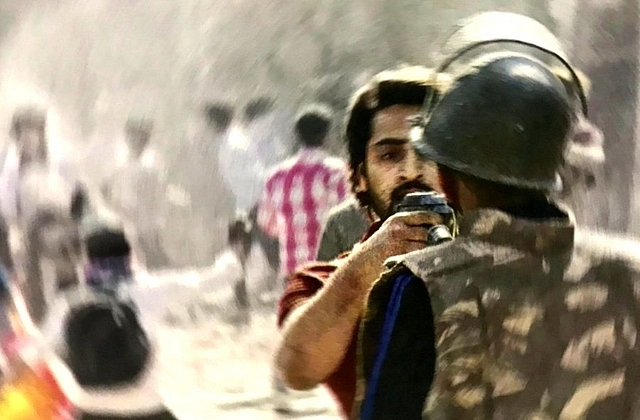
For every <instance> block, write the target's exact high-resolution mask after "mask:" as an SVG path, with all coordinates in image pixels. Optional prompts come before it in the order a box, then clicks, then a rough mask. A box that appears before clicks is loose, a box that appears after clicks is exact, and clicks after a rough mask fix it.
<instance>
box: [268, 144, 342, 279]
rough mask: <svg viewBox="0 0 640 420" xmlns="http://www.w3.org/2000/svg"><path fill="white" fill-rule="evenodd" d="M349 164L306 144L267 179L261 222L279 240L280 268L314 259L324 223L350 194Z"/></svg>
mask: <svg viewBox="0 0 640 420" xmlns="http://www.w3.org/2000/svg"><path fill="white" fill-rule="evenodd" d="M347 192H348V189H347V171H346V165H345V163H344V162H343V161H342V160H340V159H338V158H335V157H331V156H329V155H328V154H327V153H326V152H324V151H322V150H320V149H302V151H300V152H299V153H298V154H297V155H295V156H294V157H292V158H290V159H288V160H286V161H285V162H283V163H282V164H280V165H279V166H278V167H277V168H276V169H275V170H274V172H273V173H272V174H271V175H270V176H269V178H268V179H267V183H266V186H265V190H264V194H263V196H262V200H261V202H260V207H259V212H258V223H259V224H260V226H261V227H262V229H264V231H265V232H266V233H267V234H269V235H271V236H273V237H275V238H278V240H279V242H280V272H281V274H285V275H286V274H289V273H291V272H293V271H294V270H295V268H296V267H298V266H299V265H301V264H304V263H306V262H309V261H312V260H314V259H315V256H316V252H317V249H318V245H319V242H320V233H321V231H322V223H323V222H324V219H325V217H326V215H327V214H328V212H329V210H330V209H331V208H332V207H333V206H335V205H337V204H339V203H340V202H342V201H343V200H344V199H345V198H346V196H347Z"/></svg>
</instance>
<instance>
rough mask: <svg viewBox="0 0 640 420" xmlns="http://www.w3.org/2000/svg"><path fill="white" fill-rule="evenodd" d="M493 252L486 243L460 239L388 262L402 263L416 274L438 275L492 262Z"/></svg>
mask: <svg viewBox="0 0 640 420" xmlns="http://www.w3.org/2000/svg"><path fill="white" fill-rule="evenodd" d="M493 251H494V250H493V248H491V247H489V246H486V245H485V244H484V243H481V242H477V241H473V240H471V239H470V238H458V239H456V240H454V241H450V242H445V243H442V244H440V245H435V246H429V247H425V248H423V249H420V250H417V251H413V252H410V253H408V254H405V255H403V256H401V257H400V259H390V260H388V261H389V262H391V263H392V264H395V263H397V262H401V263H402V264H403V265H405V266H406V267H407V268H409V270H411V271H412V272H414V273H417V272H430V273H432V274H434V275H437V273H439V272H450V271H451V270H452V269H454V268H455V267H461V266H464V267H467V268H469V267H471V266H472V265H475V264H483V263H485V261H492V258H493V256H492V252H493ZM387 267H389V264H387Z"/></svg>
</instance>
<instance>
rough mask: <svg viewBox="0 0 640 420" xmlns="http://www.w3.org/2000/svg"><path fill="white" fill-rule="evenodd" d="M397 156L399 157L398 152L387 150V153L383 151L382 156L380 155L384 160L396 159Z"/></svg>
mask: <svg viewBox="0 0 640 420" xmlns="http://www.w3.org/2000/svg"><path fill="white" fill-rule="evenodd" d="M397 157H398V153H397V152H387V153H383V154H382V156H380V158H381V159H382V160H394V159H396V158H397Z"/></svg>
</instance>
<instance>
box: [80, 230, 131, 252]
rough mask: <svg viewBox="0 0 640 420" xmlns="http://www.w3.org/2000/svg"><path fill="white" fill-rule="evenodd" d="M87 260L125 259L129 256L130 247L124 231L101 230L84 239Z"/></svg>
mask: <svg viewBox="0 0 640 420" xmlns="http://www.w3.org/2000/svg"><path fill="white" fill-rule="evenodd" d="M85 244H86V247H87V256H88V257H89V258H109V257H126V256H129V255H130V254H131V245H130V244H129V241H128V240H127V237H126V235H125V233H124V231H122V230H119V229H112V228H101V229H99V230H97V231H96V232H93V233H90V234H89V235H87V238H86V239H85Z"/></svg>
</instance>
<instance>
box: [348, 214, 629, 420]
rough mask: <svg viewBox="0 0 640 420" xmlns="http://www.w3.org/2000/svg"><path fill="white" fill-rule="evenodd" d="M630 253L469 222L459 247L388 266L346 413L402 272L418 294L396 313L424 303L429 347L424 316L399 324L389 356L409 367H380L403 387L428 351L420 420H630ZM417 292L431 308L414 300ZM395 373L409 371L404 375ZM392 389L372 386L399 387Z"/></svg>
mask: <svg viewBox="0 0 640 420" xmlns="http://www.w3.org/2000/svg"><path fill="white" fill-rule="evenodd" d="M574 237H575V239H574ZM637 251H638V250H637V249H636V250H635V252H634V251H633V250H629V247H628V246H625V247H616V246H615V243H612V242H602V241H601V242H600V243H598V242H597V241H593V240H590V236H589V235H586V236H576V235H574V228H573V226H572V225H571V223H570V222H569V221H568V220H566V219H524V218H515V217H513V216H510V215H508V214H506V213H503V212H500V211H497V210H489V209H484V210H479V211H477V212H474V213H473V214H468V215H467V216H466V217H465V219H464V220H463V221H462V224H461V227H460V237H459V238H458V239H456V240H455V241H453V242H449V243H447V244H444V245H440V246H437V247H433V248H427V249H424V250H421V251H418V252H414V253H411V254H407V255H405V256H402V257H400V258H398V260H397V261H393V262H391V263H389V266H390V267H391V268H390V270H389V271H387V272H386V273H385V274H384V275H383V276H382V278H381V279H380V280H379V281H378V282H377V283H376V284H375V285H374V287H373V289H372V291H371V294H370V297H369V302H368V308H367V313H366V316H365V317H364V320H363V326H362V327H363V328H362V332H361V336H360V349H361V350H362V351H361V352H360V355H361V357H360V372H359V373H360V380H359V385H358V386H359V390H358V393H357V396H356V407H357V406H358V405H359V404H358V401H360V402H362V397H363V393H364V390H365V388H366V381H367V380H368V379H369V376H368V375H369V372H370V368H371V365H372V360H373V357H374V355H375V353H376V349H375V345H374V346H371V343H372V342H376V340H377V339H378V337H379V333H380V325H381V323H380V316H379V315H380V314H381V313H384V310H385V305H386V302H387V301H388V300H389V294H388V290H389V284H391V283H393V281H394V280H395V279H396V278H397V276H398V274H399V273H402V272H407V270H409V271H410V273H411V274H412V275H415V276H416V277H418V278H419V279H422V282H420V281H418V280H417V279H416V283H417V284H414V285H413V286H412V287H414V289H415V288H416V287H418V289H415V290H413V291H409V292H407V293H405V295H406V296H405V297H403V302H402V304H403V305H404V306H405V307H408V308H409V310H410V311H411V310H413V311H414V312H413V313H414V314H415V313H416V312H415V311H416V310H419V309H420V307H428V304H429V303H430V304H431V307H432V308H433V319H434V324H435V341H433V337H432V338H431V341H429V337H425V335H428V334H424V333H423V332H421V331H420V328H419V325H418V328H417V327H416V324H417V323H420V322H426V319H427V317H423V318H422V319H418V318H417V317H416V316H413V317H406V316H405V317H404V318H403V317H402V316H399V318H398V320H397V322H396V323H395V327H394V332H393V334H394V336H393V340H394V341H392V344H391V346H392V347H393V346H395V347H396V348H395V349H393V351H395V352H396V353H395V354H398V353H400V354H406V355H407V358H406V360H405V359H404V358H403V357H400V358H398V357H396V358H394V359H393V360H391V359H389V358H387V360H386V361H385V366H386V369H387V373H388V372H389V369H390V367H389V366H390V365H396V366H393V368H395V372H405V373H404V375H405V376H406V375H407V373H406V372H411V369H412V368H413V369H414V370H415V369H417V367H416V365H415V361H416V360H420V359H418V358H419V357H422V358H428V357H433V353H432V352H433V347H434V343H435V350H436V355H437V357H436V360H435V364H436V366H435V378H434V380H433V382H432V385H431V391H430V392H429V396H428V398H427V401H426V403H425V405H424V412H423V415H422V418H424V419H438V420H439V419H461V420H464V419H474V420H475V419H505V420H512V419H513V420H515V419H522V420H525V419H526V420H534V419H536V420H543V419H563V420H565V419H566V420H569V419H640V404H639V402H640V344H639V343H638V341H637V326H638V324H639V323H640V272H639V270H640V253H638V252H637ZM424 286H426V290H428V294H429V297H430V300H429V299H426V300H425V297H426V290H425V291H424V293H422V294H421V293H420V288H422V289H424ZM414 296H415V298H413V297H414ZM412 306H413V309H412V308H411V307H412ZM423 327H424V331H427V330H428V329H429V328H431V326H429V325H423ZM411 334H413V336H412V335H411ZM420 334H422V336H421V335H420ZM394 343H395V344H394ZM425 343H426V345H425ZM429 353H431V355H430V354H429ZM403 363H404V364H407V363H412V364H413V366H407V367H406V369H405V370H402V366H401V365H402V364H403ZM420 368H424V366H422V367H420ZM421 374H422V375H423V376H428V372H422V373H421ZM390 378H392V377H391V376H386V377H385V376H383V377H382V380H387V381H392V382H395V383H396V384H397V383H398V382H399V381H402V380H405V381H406V380H407V378H399V381H398V380H394V379H390ZM409 379H411V378H409ZM427 387H428V385H427ZM389 389H393V388H389ZM427 389H428V388H427ZM424 393H425V394H426V390H425V391H424ZM401 397H402V396H401ZM397 414H398V415H400V417H396V416H394V418H408V417H402V415H401V413H397ZM354 415H355V416H356V417H357V416H358V414H357V413H355V412H354ZM375 418H383V417H380V414H376V417H375ZM384 418H386V417H384Z"/></svg>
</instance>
